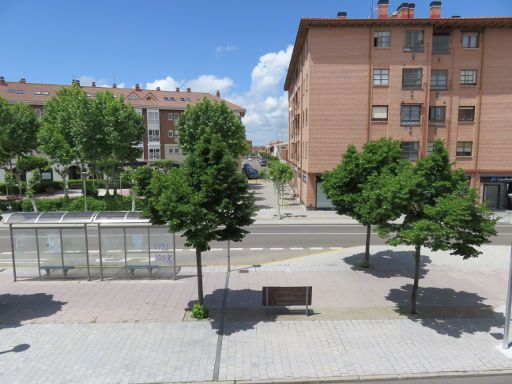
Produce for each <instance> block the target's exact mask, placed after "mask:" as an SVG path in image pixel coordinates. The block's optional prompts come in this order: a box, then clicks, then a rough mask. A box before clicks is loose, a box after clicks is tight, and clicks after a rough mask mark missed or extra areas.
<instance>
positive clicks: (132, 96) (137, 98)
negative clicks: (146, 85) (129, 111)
mask: <svg viewBox="0 0 512 384" xmlns="http://www.w3.org/2000/svg"><path fill="white" fill-rule="evenodd" d="M128 100H140V97H139V96H137V95H136V94H135V93H132V94H131V95H130V96H128Z"/></svg>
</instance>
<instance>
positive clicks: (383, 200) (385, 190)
mask: <svg viewBox="0 0 512 384" xmlns="http://www.w3.org/2000/svg"><path fill="white" fill-rule="evenodd" d="M367 187H368V188H366V189H365V191H366V193H365V194H364V197H365V198H366V199H368V200H369V204H370V205H371V206H376V205H381V206H382V207H383V208H382V209H387V210H388V212H389V216H390V217H391V220H390V221H388V222H386V223H381V224H380V225H379V234H380V235H381V236H383V237H386V238H387V243H388V244H391V245H399V244H405V245H412V246H414V248H415V252H414V260H415V268H414V284H413V288H412V292H411V306H410V313H416V300H417V292H418V286H419V277H420V258H421V248H422V247H427V248H430V249H431V250H433V251H439V250H443V251H448V250H450V251H451V254H452V255H459V256H462V257H463V258H464V259H467V258H470V257H477V256H478V255H479V254H480V253H481V252H480V251H479V250H478V249H477V248H476V247H478V246H480V245H482V244H485V243H488V242H489V238H490V237H491V236H493V235H495V234H496V231H495V224H496V221H495V220H493V219H491V214H490V212H489V210H488V209H487V208H485V207H484V206H482V205H481V204H479V203H478V200H477V196H476V192H475V191H474V189H472V188H470V187H469V185H468V182H467V180H466V178H465V176H464V172H463V171H462V170H454V169H453V168H452V164H451V163H450V160H449V155H448V151H447V150H446V149H445V148H444V146H443V143H442V141H440V140H438V141H436V142H435V143H434V149H433V153H432V154H431V155H429V156H427V157H425V158H423V159H420V160H418V162H417V163H416V165H412V164H403V165H402V166H401V167H400V170H399V172H396V173H390V172H386V173H385V174H383V175H380V176H378V177H377V176H375V175H374V176H372V177H370V179H369V181H368V186H367ZM370 191H373V192H370ZM399 217H401V220H400V221H398V222H397V221H393V220H395V219H397V218H399Z"/></svg>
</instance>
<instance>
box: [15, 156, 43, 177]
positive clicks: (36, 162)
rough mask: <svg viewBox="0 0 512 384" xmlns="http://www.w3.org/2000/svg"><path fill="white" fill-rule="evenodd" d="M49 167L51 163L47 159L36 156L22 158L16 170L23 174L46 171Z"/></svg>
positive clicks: (17, 163)
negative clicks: (36, 170)
mask: <svg viewBox="0 0 512 384" xmlns="http://www.w3.org/2000/svg"><path fill="white" fill-rule="evenodd" d="M48 166H49V162H48V160H47V159H45V158H44V157H40V156H34V155H31V156H23V157H20V159H19V160H18V161H17V162H16V168H17V170H18V171H19V172H21V173H26V172H30V171H33V170H35V169H38V170H41V169H46V168H48Z"/></svg>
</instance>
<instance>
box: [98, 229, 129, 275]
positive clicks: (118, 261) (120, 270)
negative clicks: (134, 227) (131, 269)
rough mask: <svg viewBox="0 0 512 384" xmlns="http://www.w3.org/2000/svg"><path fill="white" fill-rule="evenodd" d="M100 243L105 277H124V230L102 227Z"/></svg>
mask: <svg viewBox="0 0 512 384" xmlns="http://www.w3.org/2000/svg"><path fill="white" fill-rule="evenodd" d="M100 241H101V256H102V262H103V277H104V278H109V277H124V272H125V269H124V236H123V229H122V228H108V227H101V237H100ZM97 261H98V262H99V260H97Z"/></svg>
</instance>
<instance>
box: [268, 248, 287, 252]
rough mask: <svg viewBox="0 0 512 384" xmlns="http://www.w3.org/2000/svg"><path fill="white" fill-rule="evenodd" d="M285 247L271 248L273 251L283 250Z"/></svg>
mask: <svg viewBox="0 0 512 384" xmlns="http://www.w3.org/2000/svg"><path fill="white" fill-rule="evenodd" d="M283 249H284V248H270V250H271V251H282V250H283Z"/></svg>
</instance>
